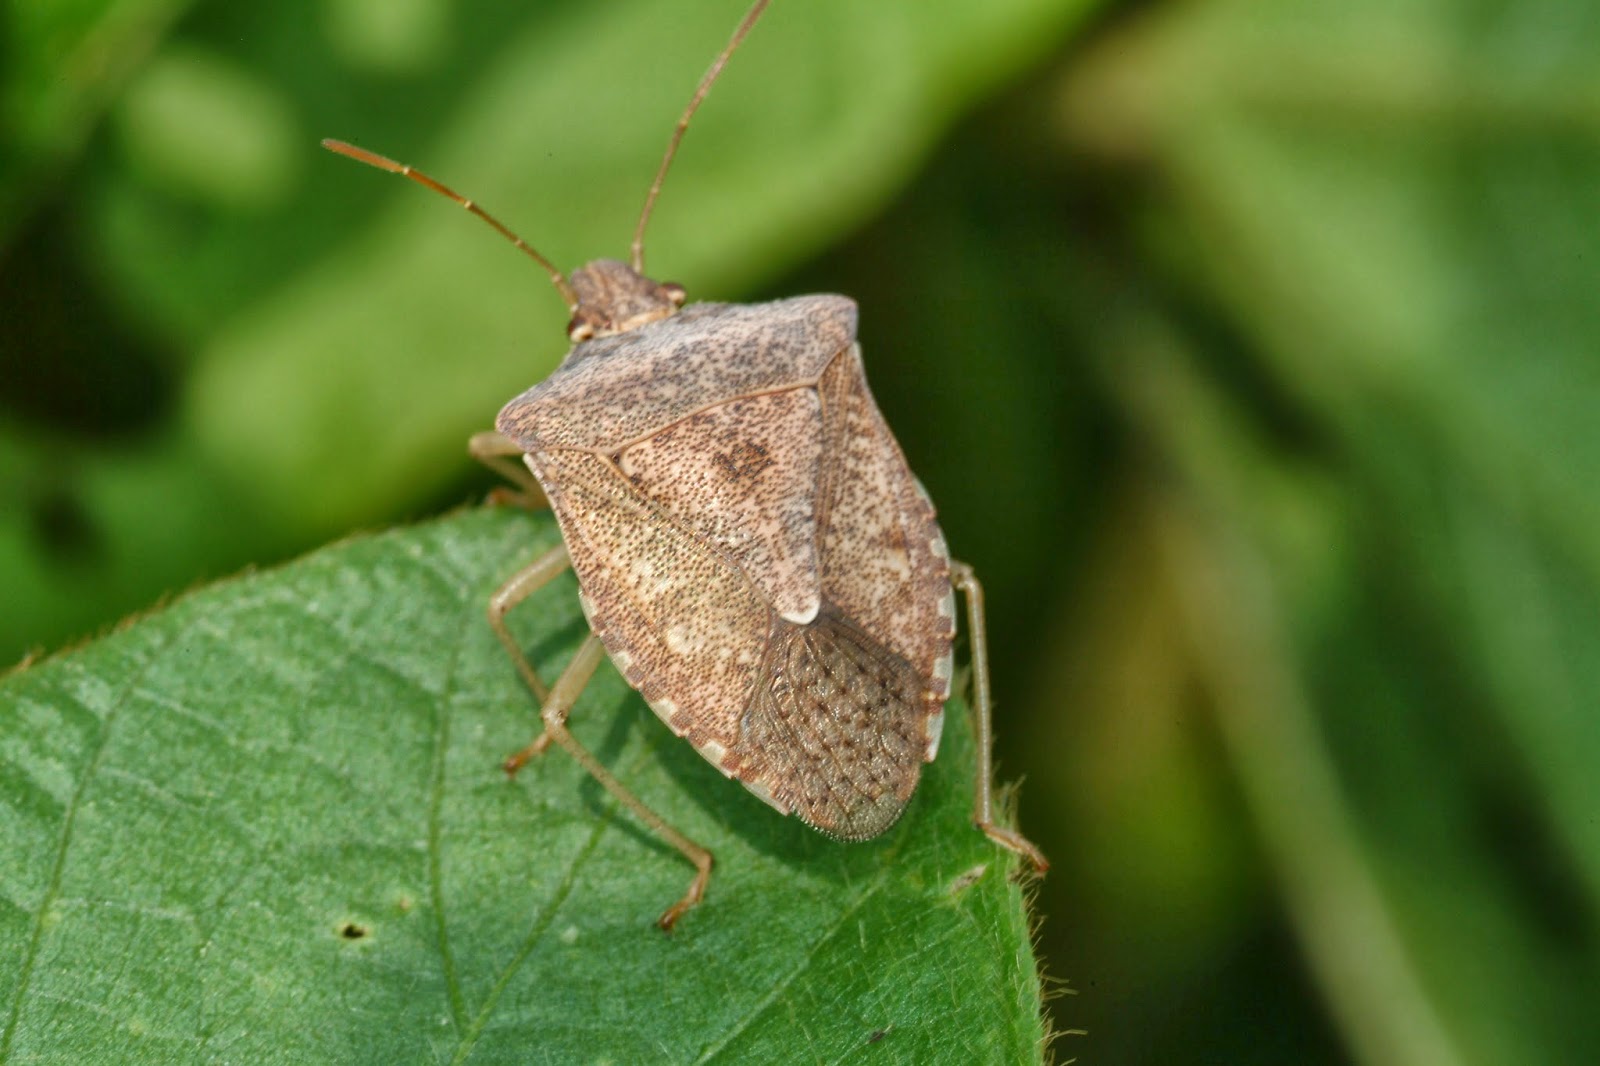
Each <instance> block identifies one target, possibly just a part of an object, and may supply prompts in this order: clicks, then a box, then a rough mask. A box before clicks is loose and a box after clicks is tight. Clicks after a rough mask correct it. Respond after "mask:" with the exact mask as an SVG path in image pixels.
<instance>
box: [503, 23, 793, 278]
mask: <svg viewBox="0 0 1600 1066" xmlns="http://www.w3.org/2000/svg"><path fill="white" fill-rule="evenodd" d="M767 3H768V0H756V2H755V3H754V4H752V5H751V7H750V10H749V11H748V12H746V13H745V16H744V19H743V20H742V21H740V23H739V28H738V29H736V30H734V31H733V36H732V37H731V38H729V39H728V46H727V47H726V48H724V49H723V50H722V54H721V55H719V56H717V58H716V61H715V62H714V63H712V64H711V69H709V70H707V71H706V73H705V77H703V78H701V79H700V86H699V88H697V89H695V91H694V96H693V97H692V98H691V99H690V100H689V106H688V107H686V108H684V109H683V117H682V118H680V119H678V127H677V128H676V129H675V130H673V131H672V139H671V140H670V141H668V142H667V154H666V155H664V156H662V157H661V167H660V169H659V170H657V171H656V180H655V181H653V182H651V183H650V192H649V193H648V194H647V195H646V196H645V198H644V210H643V211H642V212H640V214H639V225H638V226H636V227H635V228H634V231H633V257H632V263H633V270H634V273H636V274H643V273H644V228H645V226H646V225H648V224H649V222H650V213H651V212H652V211H654V210H655V206H656V197H657V196H659V195H661V183H662V182H663V181H665V180H666V177H667V170H668V168H669V167H671V166H672V159H673V157H674V156H676V155H677V154H678V145H679V144H680V143H681V142H682V141H683V134H684V132H685V131H686V130H688V128H689V120H690V119H691V118H693V117H694V113H695V112H696V111H698V110H699V109H700V103H701V101H703V100H704V99H705V98H706V94H707V93H709V92H710V91H711V85H712V83H713V82H715V81H716V80H717V76H718V75H719V74H721V73H722V68H723V67H724V66H725V65H727V62H728V57H729V56H731V55H733V52H734V49H736V48H738V47H739V45H740V43H741V42H743V40H744V38H745V34H747V33H749V32H750V28H751V27H752V26H754V25H755V24H756V19H758V18H760V17H761V12H763V11H765V10H766V7H767ZM496 225H499V223H496Z"/></svg>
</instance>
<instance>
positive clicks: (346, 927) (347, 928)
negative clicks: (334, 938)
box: [339, 922, 367, 940]
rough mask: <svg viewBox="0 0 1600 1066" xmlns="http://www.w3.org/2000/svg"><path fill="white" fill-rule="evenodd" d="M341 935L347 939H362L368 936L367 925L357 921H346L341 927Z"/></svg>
mask: <svg viewBox="0 0 1600 1066" xmlns="http://www.w3.org/2000/svg"><path fill="white" fill-rule="evenodd" d="M339 935H340V936H342V937H344V938H345V939H346V940H362V939H365V937H366V936H367V927H366V926H364V925H358V924H356V923H355V922H345V923H344V924H343V925H341V926H340V927H339Z"/></svg>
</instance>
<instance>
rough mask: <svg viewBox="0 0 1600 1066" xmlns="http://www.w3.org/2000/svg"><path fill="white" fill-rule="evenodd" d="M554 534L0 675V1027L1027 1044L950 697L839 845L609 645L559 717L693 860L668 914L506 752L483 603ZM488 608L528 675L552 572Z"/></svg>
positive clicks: (1019, 932) (434, 1055)
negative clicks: (707, 876)
mask: <svg viewBox="0 0 1600 1066" xmlns="http://www.w3.org/2000/svg"><path fill="white" fill-rule="evenodd" d="M555 536H556V534H555V530H554V528H553V525H552V523H551V522H550V520H549V518H548V516H527V515H522V514H510V513H501V512H490V511H479V512H473V513H460V514H457V515H454V516H452V517H449V518H447V519H445V520H442V521H439V522H436V523H432V524H428V525H423V526H418V527H415V528H411V529H406V530H402V531H399V532H396V533H390V534H385V535H382V536H377V537H371V538H365V539H358V540H354V541H351V542H349V543H346V544H343V545H339V546H336V547H333V548H330V549H327V550H324V551H322V552H319V553H317V554H315V555H312V556H310V557H308V558H306V559H304V560H302V561H300V562H298V563H295V564H292V565H290V566H287V567H285V568H283V569H281V570H277V571H273V572H270V573H266V574H262V575H255V576H247V577H243V578H238V579H235V580H231V581H227V582H224V583H222V584H219V585H217V586H214V587H212V588H209V589H206V590H203V591H201V592H199V593H196V594H194V595H192V596H189V597H186V598H184V599H183V600H181V601H180V602H178V603H177V604H175V605H174V606H172V607H169V608H167V609H164V610H162V611H159V612H158V613H155V614H153V615H151V616H150V617H147V618H145V619H142V620H140V621H137V622H135V623H133V624H131V625H129V626H128V627H126V628H124V629H123V630H121V631H119V632H117V633H115V634H113V635H111V636H109V637H107V638H105V639H103V640H101V641H98V642H96V643H94V644H91V645H89V646H87V647H85V648H82V649H79V650H77V651H74V652H72V653H69V654H67V655H63V656H61V657H59V658H56V659H53V660H51V661H48V662H46V663H43V664H41V665H38V666H34V667H32V668H30V669H26V670H23V671H21V672H19V673H17V674H14V675H13V676H11V677H10V678H8V679H6V680H5V681H4V682H3V683H0V855H3V856H4V859H3V860H0V1025H3V1036H0V1061H27V1062H61V1063H84V1062H119V1063H121V1062H161V1063H169V1062H184V1061H192V1062H198V1061H216V1060H219V1059H220V1060H227V1061H235V1062H349V1061H403V1062H413V1061H418V1060H419V1059H431V1060H437V1061H465V1060H467V1059H469V1058H470V1059H472V1060H473V1061H484V1062H551V1063H568V1062H577V1061H611V1062H659V1061H664V1062H706V1061H724V1062H795V1061H806V1062H812V1061H815V1062H836V1061H842V1060H845V1059H847V1058H848V1059H849V1060H850V1061H857V1060H860V1061H883V1062H919V1063H924V1062H952V1063H970V1062H1007V1063H1010V1062H1028V1061H1036V1060H1038V1059H1039V1058H1040V1055H1041V1047H1042V1039H1043V1037H1042V1025H1041V1021H1040V1016H1039V985H1038V980H1037V977H1036V974H1035V971H1034V963H1033V959H1032V954H1031V951H1030V948H1029V940H1028V924H1027V917H1026V914H1025V911H1024V905H1023V898H1022V891H1021V889H1020V888H1019V887H1018V885H1016V884H1015V883H1013V882H1012V880H1011V879H1010V873H1011V871H1012V869H1013V868H1014V866H1015V863H1014V861H1013V859H1012V857H1011V856H1009V855H1008V854H1006V853H1004V852H1000V851H997V850H996V849H995V848H994V847H993V846H992V845H991V844H989V843H988V842H987V841H986V839H985V838H983V837H982V835H981V834H979V833H977V832H976V831H975V830H974V829H973V828H972V827H971V825H970V823H969V822H968V816H969V813H970V801H971V768H972V763H973V751H972V744H971V736H970V732H969V730H968V727H967V722H966V716H965V715H964V714H953V715H951V716H950V718H949V720H948V721H949V724H948V725H947V729H948V737H947V740H946V746H945V749H944V751H943V752H942V753H941V755H940V757H939V759H938V761H937V762H936V763H935V764H934V765H933V766H931V767H930V768H929V772H928V774H927V776H926V779H925V782H924V785H923V787H922V790H921V791H920V793H919V794H918V796H917V798H916V799H915V800H914V801H913V804H912V807H911V809H910V811H909V812H908V814H907V816H906V818H905V819H904V821H903V822H902V823H901V824H900V825H898V826H897V827H896V828H895V829H893V830H892V831H891V832H890V833H889V834H887V835H886V836H885V837H883V838H881V839H880V840H878V841H875V842H872V843H868V844H861V845H846V844H840V843H837V842H834V841H831V840H829V839H827V838H824V837H822V836H820V835H818V834H816V833H814V832H813V831H811V830H809V829H807V828H806V827H804V826H802V825H800V824H799V823H798V822H796V821H794V820H792V819H783V818H780V817H778V816H777V815H775V814H774V813H773V812H772V811H771V810H770V809H769V808H767V807H766V806H765V805H764V804H762V803H761V802H760V801H759V800H757V799H756V798H755V797H753V796H751V795H750V794H749V793H747V792H746V791H745V790H744V789H743V788H741V787H739V786H738V785H737V784H735V783H733V782H729V781H726V780H725V779H723V778H722V777H721V775H720V774H718V773H717V771H716V770H715V769H713V768H712V767H711V766H709V765H708V764H706V763H705V762H704V761H702V760H701V759H700V758H699V756H698V755H696V754H695V753H694V752H693V751H692V749H690V748H689V747H688V746H687V745H684V744H681V743H678V742H677V741H676V740H674V738H673V737H672V736H671V735H670V733H668V732H667V731H666V729H665V728H664V727H663V726H661V725H660V724H659V723H658V722H657V721H656V720H655V719H654V718H653V716H652V715H650V713H649V712H648V710H647V709H646V708H645V706H644V704H643V702H642V701H641V700H640V699H639V698H638V697H637V696H636V695H635V694H633V693H632V692H631V690H629V689H628V688H627V687H626V686H625V685H624V684H623V682H622V681H621V679H620V677H619V676H618V675H617V674H616V672H615V671H614V670H612V669H610V668H609V667H606V668H603V669H602V670H601V671H600V673H599V674H598V675H597V676H596V679H595V681H594V682H593V684H592V685H591V686H590V688H589V689H588V690H587V691H586V692H585V693H584V695H583V697H582V698H581V699H580V701H579V703H578V706H577V708H576V711H575V713H574V718H573V723H574V729H575V732H576V733H577V734H578V735H579V737H580V739H582V740H583V741H585V742H586V743H587V744H589V745H590V746H591V747H592V749H593V750H594V751H596V752H597V754H598V755H599V757H600V758H601V759H602V760H603V761H604V762H606V763H607V764H608V765H610V766H612V767H614V768H615V769H616V771H617V773H618V774H619V776H621V777H622V778H623V779H624V780H625V781H627V782H628V783H629V784H630V785H632V786H633V787H634V788H636V789H637V791H638V792H639V794H640V795H641V796H643V797H644V798H645V799H646V801H647V802H649V803H650V804H651V805H652V806H654V807H655V808H656V809H657V810H659V811H661V812H662V813H663V814H665V815H666V816H667V817H668V818H669V819H671V820H672V821H674V822H675V823H676V824H678V825H679V826H680V827H682V828H683V829H684V830H685V831H686V832H688V833H689V834H690V835H692V836H694V837H696V838H697V839H699V840H701V841H703V842H705V843H706V844H708V845H709V846H710V847H711V848H712V849H713V851H714V852H715V854H716V856H717V860H718V866H717V870H716V873H715V876H714V877H713V879H712V881H711V888H710V892H709V895H708V897H707V899H706V901H705V902H704V903H703V904H702V905H701V906H700V907H699V908H697V909H696V910H694V911H693V912H691V913H690V914H689V915H688V916H687V917H686V918H684V920H683V921H682V922H681V923H680V924H679V927H678V929H677V931H676V932H675V933H673V934H672V935H671V936H670V937H669V936H666V935H663V934H662V933H660V932H658V931H657V930H656V929H655V928H654V927H653V924H652V922H653V920H654V918H655V917H656V915H657V913H658V912H659V911H660V910H661V909H662V908H663V907H664V906H665V905H666V904H668V903H670V902H671V901H672V900H674V899H675V898H676V897H677V896H678V894H679V893H681V892H682V890H683V888H684V887H685V885H686V884H687V881H688V879H689V877H690V875H691V872H692V871H691V869H690V867H689V866H688V865H687V864H686V863H685V862H684V861H683V860H682V859H681V858H680V857H679V856H678V855H677V854H676V853H675V852H673V851H672V850H671V849H670V848H667V847H665V846H663V845H662V844H660V843H659V842H658V841H656V840H655V839H654V838H653V837H651V835H650V834H649V833H648V832H647V831H645V830H644V829H643V828H642V827H640V826H639V825H638V824H637V823H636V822H635V821H634V820H633V819H632V818H631V817H630V816H629V815H628V814H627V813H626V812H625V811H622V810H619V809H618V808H617V806H616V805H615V804H614V803H613V802H612V801H611V799H610V798H609V796H608V795H607V794H606V793H605V792H604V791H603V790H601V789H600V788H598V787H597V786H596V785H595V784H594V782H593V781H591V780H589V779H587V778H586V777H585V775H584V774H583V772H582V771H581V770H580V769H579V768H578V767H577V766H576V764H574V763H573V762H572V761H571V760H570V759H568V758H566V757H565V756H564V755H561V754H559V753H553V754H552V755H551V756H549V757H547V758H546V759H544V760H542V761H539V762H536V763H534V764H532V765H531V766H529V767H528V768H527V769H526V770H524V771H523V773H522V775H520V776H519V777H518V778H517V779H516V780H515V781H508V780H506V778H505V777H504V775H503V774H502V773H501V772H500V770H499V760H500V758H501V756H503V755H504V754H505V753H507V752H508V751H510V750H512V749H514V748H516V747H518V746H520V744H521V743H522V742H523V741H524V740H526V738H527V737H528V735H529V732H530V730H531V729H532V727H533V724H534V710H533V705H532V702H531V700H530V699H529V697H528V695H527V694H526V693H525V692H524V691H523V690H522V689H521V688H520V686H519V684H518V682H517V680H516V678H515V675H514V674H513V672H512V670H511V669H510V666H509V664H508V662H507V660H506V657H505V655H504V653H503V650H502V649H500V647H499V645H498V644H497V643H496V642H495V640H494V638H493V636H492V635H491V634H490V631H489V629H488V626H487V623H486V622H485V620H484V617H483V605H484V602H485V599H486V597H487V595H488V594H489V592H490V591H491V590H492V589H493V588H494V587H495V585H496V584H497V583H498V582H499V581H500V580H502V579H503V578H504V577H505V576H506V575H507V574H508V573H509V572H510V571H511V570H513V569H514V568H515V567H516V566H517V565H518V563H519V561H521V560H525V559H527V558H529V557H531V556H532V555H533V554H534V553H536V552H538V551H539V550H541V549H543V548H547V547H549V546H550V545H552V544H553V543H554V542H555ZM519 614H520V617H517V618H516V628H517V630H518V633H519V636H520V637H521V638H522V639H523V640H524V641H525V642H526V646H527V647H529V648H530V649H531V652H532V654H533V656H534V658H535V659H536V660H537V661H538V662H539V663H540V664H541V665H542V666H543V667H544V669H545V670H546V671H548V672H549V673H551V674H553V673H554V672H555V671H556V670H557V669H559V665H560V663H561V662H563V661H564V660H565V659H566V657H567V656H568V655H569V654H570V652H571V650H572V649H573V648H574V647H575V645H576V643H577V642H578V640H579V639H580V638H581V637H582V635H583V633H584V632H585V629H584V624H583V620H582V617H581V614H580V613H579V611H578V607H577V604H576V599H575V596H574V595H573V589H572V587H571V580H570V578H567V579H565V580H563V581H561V582H559V583H558V584H557V586H556V587H553V588H551V589H549V590H546V591H545V592H543V593H541V594H540V595H539V596H538V597H537V598H536V599H535V600H534V601H532V603H530V604H529V605H528V606H526V607H525V608H523V609H522V611H521V612H519Z"/></svg>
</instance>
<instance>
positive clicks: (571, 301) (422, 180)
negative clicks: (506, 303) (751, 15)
mask: <svg viewBox="0 0 1600 1066" xmlns="http://www.w3.org/2000/svg"><path fill="white" fill-rule="evenodd" d="M763 2H765V0H763ZM322 147H324V148H326V149H327V150H328V151H330V152H337V153H339V154H340V155H343V156H349V157H350V158H351V159H354V160H355V161H356V162H358V163H365V164H367V165H368V166H369V167H377V168H378V169H379V170H387V171H388V172H389V173H391V174H399V175H400V176H402V177H406V178H410V179H411V180H412V181H414V182H416V183H417V184H418V185H421V186H422V187H424V188H426V189H432V190H433V191H434V192H436V193H438V194H439V195H440V196H446V197H449V198H450V199H452V200H454V201H455V202H456V203H458V204H460V205H461V206H462V207H464V208H466V209H467V210H468V211H471V212H472V213H473V214H474V215H477V216H478V217H479V218H481V219H483V220H484V221H485V222H487V223H489V225H491V226H493V227H494V229H495V232H496V233H498V234H500V236H502V237H504V238H505V239H506V240H508V241H510V242H511V243H512V244H514V245H516V246H517V247H518V248H520V249H522V250H523V251H524V252H526V253H527V254H528V257H529V258H531V259H532V260H533V261H534V262H535V263H538V264H539V265H540V266H542V267H544V269H545V273H547V274H549V275H550V280H551V281H552V282H554V283H555V287H556V291H557V292H559V293H560V294H561V298H562V299H563V300H565V301H566V302H567V310H569V311H576V310H577V309H578V294H577V293H575V292H573V291H572V286H571V285H568V284H567V279H566V278H564V277H562V275H561V271H559V270H557V269H556V268H555V267H554V266H553V265H552V264H551V262H550V260H548V259H546V258H545V257H544V256H542V255H540V254H539V253H538V252H537V251H535V250H534V248H533V245H531V244H529V243H528V242H527V241H525V240H523V239H522V238H521V237H518V236H517V235H516V234H515V233H512V232H511V230H510V229H508V228H507V227H506V225H505V224H504V223H502V222H501V221H500V220H499V219H497V218H495V217H494V216H493V215H491V214H489V212H487V211H485V210H484V209H483V208H481V207H479V206H478V205H477V204H475V203H473V202H472V201H471V200H469V199H467V198H466V197H465V196H462V195H461V194H460V193H458V192H456V191H455V190H454V189H452V188H450V186H448V185H446V184H444V183H443V182H440V181H436V180H435V179H433V178H430V177H429V176H428V175H426V174H424V173H423V172H422V171H420V170H415V169H413V168H412V167H409V166H407V165H406V164H404V163H397V162H395V161H394V160H393V159H390V158H388V157H387V156H381V155H379V154H378V153H376V152H369V151H367V150H366V149H365V148H357V147H356V146H355V145H353V144H346V143H345V142H344V141H336V140H333V139H332V138H329V139H327V140H324V141H323V142H322Z"/></svg>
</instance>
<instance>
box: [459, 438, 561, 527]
mask: <svg viewBox="0 0 1600 1066" xmlns="http://www.w3.org/2000/svg"><path fill="white" fill-rule="evenodd" d="M467 454H468V455H470V456H472V457H473V458H474V459H476V460H478V462H480V463H482V464H483V465H484V466H486V467H488V468H489V469H490V470H493V471H494V472H495V473H497V474H499V475H500V476H501V477H503V478H505V479H506V480H507V481H509V482H511V483H512V484H513V485H515V486H516V488H514V489H509V488H506V487H504V486H501V487H500V488H497V489H495V490H494V491H493V492H491V493H490V494H489V502H490V503H491V504H501V505H509V506H512V507H526V508H527V509H529V510H534V509H537V508H540V507H548V506H549V505H550V501H549V499H547V498H546V497H545V494H544V489H543V488H541V487H540V485H539V482H538V480H537V479H536V478H535V477H534V476H533V472H532V471H530V470H529V469H528V468H527V467H526V466H524V465H523V463H522V446H521V445H519V444H518V443H517V442H516V441H514V440H512V439H511V438H510V437H508V436H506V435H505V434H504V433H496V432H495V431H494V430H492V429H491V430H486V431H484V432H482V433H474V434H473V435H472V436H471V437H470V438H469V439H468V440H467Z"/></svg>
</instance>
